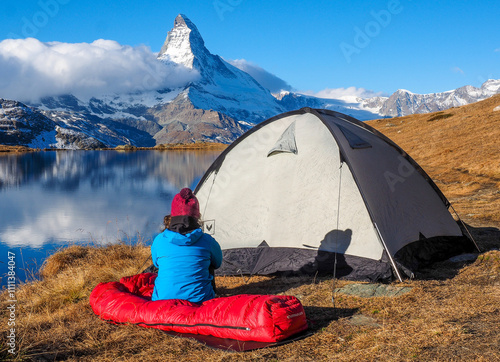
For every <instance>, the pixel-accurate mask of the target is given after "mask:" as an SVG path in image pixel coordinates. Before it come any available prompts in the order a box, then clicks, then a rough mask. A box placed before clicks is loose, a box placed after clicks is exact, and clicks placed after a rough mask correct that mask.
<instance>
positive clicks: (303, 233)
mask: <svg viewBox="0 0 500 362" xmlns="http://www.w3.org/2000/svg"><path fill="white" fill-rule="evenodd" d="M195 193H196V195H197V197H198V200H199V202H200V209H201V211H202V217H203V219H204V231H205V232H207V233H209V234H211V235H213V236H214V237H215V238H216V239H217V241H218V242H219V243H220V245H221V247H222V249H223V250H224V262H223V265H222V267H221V269H220V272H219V273H221V274H239V273H247V274H273V273H279V272H286V273H308V274H313V273H316V272H320V273H330V272H332V271H333V268H334V263H335V261H336V275H337V276H338V277H344V278H347V279H355V280H369V281H384V280H391V279H394V278H398V279H400V280H401V279H402V277H404V275H406V276H410V277H411V276H413V273H415V272H416V271H417V270H418V269H419V268H421V267H422V266H424V265H426V264H428V263H431V262H434V261H438V260H443V259H446V258H449V257H451V256H453V255H458V254H461V253H463V252H469V251H472V250H474V243H473V242H472V241H471V240H470V239H469V238H467V237H466V236H465V235H464V234H463V233H462V230H461V229H460V227H459V226H458V224H457V223H456V222H455V220H454V219H453V217H452V216H451V214H450V212H449V211H448V207H449V206H450V204H449V202H448V201H447V199H446V197H445V196H444V195H443V194H442V193H441V191H440V190H439V189H438V187H437V186H436V185H435V184H434V182H433V181H432V180H431V179H430V177H429V176H428V175H427V174H426V173H425V172H424V171H423V170H422V168H421V167H420V166H419V165H418V164H417V163H416V162H415V161H414V160H413V159H411V158H410V157H409V156H408V155H407V154H406V153H405V152H404V151H403V150H402V149H401V148H400V147H398V146H397V145H396V144H395V143H394V142H392V141H391V140H389V139H388V138H387V137H385V136H384V135H382V134H381V133H380V132H378V131H376V130H375V129H373V128H371V127H370V126H368V125H366V124H365V123H362V122H360V121H358V120H356V119H354V118H352V117H349V116H347V115H344V114H341V113H337V112H333V111H328V110H321V109H310V108H303V109H300V110H297V111H292V112H288V113H284V114H281V115H278V116H275V117H273V118H271V119H269V120H267V121H264V122H262V123H260V124H258V125H257V126H255V127H254V128H252V129H251V130H249V131H248V132H246V133H245V134H244V135H242V136H241V137H240V138H239V139H237V140H236V141H235V142H234V143H233V144H231V145H230V146H229V147H228V148H227V149H226V150H225V151H224V152H223V153H222V154H221V155H220V156H219V157H218V158H217V159H216V160H215V162H214V163H213V164H212V166H211V167H210V168H209V169H208V170H207V172H206V173H205V175H204V176H203V177H202V179H201V180H200V182H199V183H198V186H197V188H196V190H195Z"/></svg>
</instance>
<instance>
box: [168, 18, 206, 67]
mask: <svg viewBox="0 0 500 362" xmlns="http://www.w3.org/2000/svg"><path fill="white" fill-rule="evenodd" d="M209 54H210V52H209V51H208V49H207V48H205V42H204V41H203V38H202V37H201V34H200V32H199V31H198V28H196V25H194V23H193V22H192V21H191V20H189V18H188V17H187V16H186V15H183V14H179V15H177V17H176V18H175V21H174V27H173V29H172V30H170V31H169V32H168V34H167V39H166V40H165V43H164V44H163V46H162V48H161V50H160V53H159V54H158V59H160V60H167V61H171V62H174V63H177V64H182V65H184V66H186V67H188V68H191V69H192V68H194V67H195V59H196V58H198V59H199V58H201V57H204V56H206V55H209Z"/></svg>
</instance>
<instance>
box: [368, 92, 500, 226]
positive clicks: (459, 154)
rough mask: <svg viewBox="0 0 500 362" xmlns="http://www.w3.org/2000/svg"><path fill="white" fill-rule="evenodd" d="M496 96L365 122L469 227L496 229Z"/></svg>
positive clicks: (499, 155) (499, 140)
mask: <svg viewBox="0 0 500 362" xmlns="http://www.w3.org/2000/svg"><path fill="white" fill-rule="evenodd" d="M498 106H500V95H496V96H494V97H491V98H489V99H486V100H484V101H482V102H478V103H474V104H470V105H467V106H463V107H459V108H452V109H448V110H446V111H442V112H436V113H431V114H415V115H410V116H406V117H400V118H391V119H379V120H375V121H370V122H367V123H368V124H369V125H371V126H372V127H374V128H376V129H377V130H379V131H380V132H382V133H383V134H385V135H386V136H388V137H389V138H390V139H392V140H393V141H394V142H396V143H397V144H398V145H399V146H400V147H402V148H403V149H404V150H405V151H406V152H408V154H409V155H410V156H411V157H412V158H414V159H415V160H416V161H417V162H418V163H419V164H420V166H422V168H423V169H424V170H425V171H426V172H427V173H428V174H429V176H431V178H432V179H433V180H434V181H435V182H436V184H437V185H438V187H439V188H440V189H441V191H443V193H444V194H445V195H446V197H447V198H448V199H449V200H450V201H451V203H452V204H453V205H454V207H455V209H456V210H457V212H458V213H459V214H460V216H461V217H462V218H463V219H465V221H467V222H468V223H471V224H473V225H478V226H496V227H499V226H500V207H499V204H500V111H494V109H495V107H498Z"/></svg>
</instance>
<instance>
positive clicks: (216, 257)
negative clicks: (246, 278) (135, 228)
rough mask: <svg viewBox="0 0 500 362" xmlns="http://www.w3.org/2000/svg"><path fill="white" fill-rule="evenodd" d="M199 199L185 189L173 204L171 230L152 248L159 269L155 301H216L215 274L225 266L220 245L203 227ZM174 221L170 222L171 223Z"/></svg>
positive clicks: (153, 296)
mask: <svg viewBox="0 0 500 362" xmlns="http://www.w3.org/2000/svg"><path fill="white" fill-rule="evenodd" d="M200 217H201V215H200V206H199V203H198V199H197V198H196V196H195V195H194V194H193V192H192V191H191V190H190V189H189V188H183V189H182V190H181V191H180V192H179V193H178V194H177V195H175V196H174V199H173V200H172V209H171V213H170V218H168V215H167V216H166V217H165V219H164V220H165V221H166V224H168V221H170V225H166V226H168V227H167V228H166V229H165V230H164V231H163V232H162V233H161V234H159V235H158V236H156V238H155V239H154V241H153V244H152V245H151V257H152V259H153V264H154V265H155V266H156V267H157V268H158V276H157V278H156V280H155V286H154V291H153V295H152V300H159V299H184V300H188V301H190V302H194V303H201V302H204V301H206V300H209V299H213V298H215V291H214V287H213V284H212V282H213V280H214V276H213V272H211V271H209V269H212V270H213V269H217V268H219V267H220V265H221V263H222V251H221V247H220V245H219V243H218V242H217V241H216V240H215V239H214V238H213V237H212V236H210V235H208V234H205V233H204V232H203V231H202V230H201V226H200ZM169 219H170V220H169Z"/></svg>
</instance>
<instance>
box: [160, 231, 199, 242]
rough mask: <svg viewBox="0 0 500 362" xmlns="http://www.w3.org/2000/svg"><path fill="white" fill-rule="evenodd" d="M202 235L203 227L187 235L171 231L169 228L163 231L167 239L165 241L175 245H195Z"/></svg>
mask: <svg viewBox="0 0 500 362" xmlns="http://www.w3.org/2000/svg"><path fill="white" fill-rule="evenodd" d="M202 235H203V232H202V231H201V229H195V230H193V231H191V232H190V233H187V234H185V235H182V234H179V233H176V232H175V231H171V230H168V229H167V230H165V231H164V232H163V238H164V239H165V241H166V242H170V243H172V244H175V245H193V244H195V243H196V242H197V241H198V240H200V238H201V236H202Z"/></svg>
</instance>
